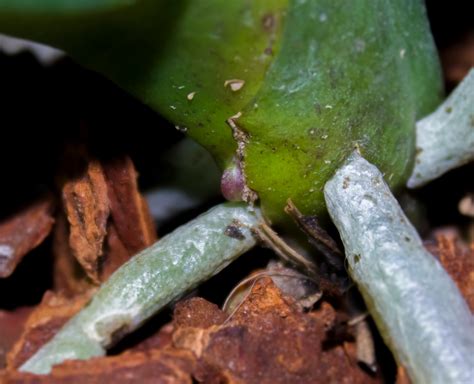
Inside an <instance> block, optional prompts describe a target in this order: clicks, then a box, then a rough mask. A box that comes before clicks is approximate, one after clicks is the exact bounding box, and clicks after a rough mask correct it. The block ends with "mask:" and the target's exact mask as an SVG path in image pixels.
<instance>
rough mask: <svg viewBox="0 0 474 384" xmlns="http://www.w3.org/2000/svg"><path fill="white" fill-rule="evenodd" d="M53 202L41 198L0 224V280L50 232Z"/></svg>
mask: <svg viewBox="0 0 474 384" xmlns="http://www.w3.org/2000/svg"><path fill="white" fill-rule="evenodd" d="M53 210H54V201H53V198H52V196H48V197H45V198H42V199H40V200H38V201H36V202H34V203H33V204H31V205H30V206H28V207H26V208H25V209H23V210H22V211H21V212H18V213H17V214H16V215H14V216H12V217H11V218H9V219H7V220H5V221H3V222H1V223H0V277H8V276H10V275H11V274H12V273H13V271H14V270H15V268H16V266H17V265H18V263H19V262H20V261H21V260H22V259H23V256H25V255H26V254H27V253H28V252H29V251H31V250H32V249H33V248H35V247H36V246H38V245H39V244H41V243H42V242H43V240H44V239H45V238H46V237H47V236H48V235H49V233H50V232H51V228H52V226H53V223H54V219H53V216H52V214H53Z"/></svg>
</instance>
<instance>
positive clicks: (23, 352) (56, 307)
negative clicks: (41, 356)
mask: <svg viewBox="0 0 474 384" xmlns="http://www.w3.org/2000/svg"><path fill="white" fill-rule="evenodd" d="M91 294H92V292H89V293H87V294H84V295H81V296H77V297H75V298H74V299H70V298H66V297H65V296H62V295H60V294H54V293H52V292H46V293H45V295H44V297H43V300H42V301H41V304H40V305H39V306H38V307H36V308H35V310H34V311H33V312H32V313H31V315H30V316H29V317H28V320H27V321H26V323H25V326H24V330H23V333H22V335H21V337H20V339H19V340H18V341H17V342H16V343H15V345H14V346H13V348H12V349H11V351H10V352H9V353H8V356H7V367H8V369H16V368H18V367H19V366H21V365H22V364H23V363H24V362H25V361H26V360H28V359H29V358H30V357H31V356H33V354H34V353H35V352H36V351H37V350H38V349H39V348H40V347H41V346H42V345H43V344H45V343H46V342H47V341H49V340H50V339H51V338H52V337H53V336H54V335H55V334H56V332H57V331H58V330H59V329H60V328H61V327H62V326H63V325H64V323H66V321H67V320H69V318H71V317H72V316H73V315H74V314H76V313H77V312H78V311H79V310H80V309H81V308H82V307H83V306H84V305H85V304H86V303H87V301H88V300H89V298H90V296H91Z"/></svg>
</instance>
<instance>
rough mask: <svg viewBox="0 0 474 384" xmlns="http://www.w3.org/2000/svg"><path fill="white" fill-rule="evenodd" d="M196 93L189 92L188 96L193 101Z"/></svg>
mask: <svg viewBox="0 0 474 384" xmlns="http://www.w3.org/2000/svg"><path fill="white" fill-rule="evenodd" d="M195 94H196V92H191V93H188V95H187V96H186V98H187V99H188V100H189V101H191V100H192V99H194V95H195Z"/></svg>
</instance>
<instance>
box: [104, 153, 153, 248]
mask: <svg viewBox="0 0 474 384" xmlns="http://www.w3.org/2000/svg"><path fill="white" fill-rule="evenodd" d="M104 172H105V175H106V180H107V187H108V196H109V199H110V207H111V214H112V219H113V223H114V226H115V228H116V231H117V235H118V237H119V239H120V240H121V242H122V244H123V245H124V246H125V248H126V249H127V250H128V252H129V253H130V255H134V254H136V253H137V252H139V251H141V250H142V249H144V248H146V247H148V246H149V245H151V244H153V243H154V242H155V241H156V230H155V226H154V224H153V219H152V217H151V215H150V212H149V210H148V206H147V204H146V202H145V200H144V199H143V197H142V196H141V194H140V192H139V190H138V185H137V172H136V171H135V167H134V166H133V163H132V160H131V159H130V158H129V157H128V156H123V157H119V158H115V159H113V160H111V161H109V162H107V163H105V164H104Z"/></svg>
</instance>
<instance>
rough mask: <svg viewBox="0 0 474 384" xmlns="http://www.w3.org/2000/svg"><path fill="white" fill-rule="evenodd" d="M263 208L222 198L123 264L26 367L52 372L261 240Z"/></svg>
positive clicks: (92, 351)
mask: <svg viewBox="0 0 474 384" xmlns="http://www.w3.org/2000/svg"><path fill="white" fill-rule="evenodd" d="M260 220H261V219H260V212H259V211H258V209H251V208H249V207H248V206H247V205H246V204H244V203H226V204H221V205H218V206H216V207H214V208H213V209H211V210H210V211H208V212H207V213H205V214H203V215H201V216H199V217H198V218H196V219H194V220H193V221H191V222H189V223H188V224H185V225H183V226H181V227H179V228H178V229H176V230H175V231H174V232H172V233H171V234H169V235H167V236H165V237H163V238H162V239H161V240H160V241H158V242H157V243H155V244H154V245H152V246H151V247H149V248H147V249H145V250H144V251H142V252H141V253H139V254H138V255H137V256H135V257H134V258H132V259H131V260H130V261H129V262H127V263H126V264H124V265H123V266H122V267H121V268H120V269H118V270H117V271H116V272H115V273H114V274H113V275H112V276H111V277H110V279H109V280H108V281H107V282H105V283H104V284H103V285H102V287H101V288H100V289H99V291H98V292H97V293H96V294H95V296H94V297H93V299H92V301H91V302H90V303H89V304H88V305H87V306H86V307H85V308H84V309H83V310H82V311H81V312H79V314H77V315H76V316H75V317H73V318H72V319H71V320H70V321H69V322H68V323H67V324H66V325H65V326H64V327H63V329H62V330H61V331H59V332H58V333H57V334H56V335H55V336H54V338H53V339H52V340H51V341H50V342H48V343H47V344H45V345H44V346H43V347H42V348H41V349H40V350H39V351H38V352H37V353H36V354H35V355H34V356H33V357H32V358H30V359H29V360H28V361H27V362H26V363H25V364H23V365H22V366H21V368H20V370H21V371H27V372H33V373H38V374H46V373H48V372H50V370H51V367H52V366H53V365H55V364H59V363H61V362H63V361H64V360H68V359H88V358H90V357H93V356H101V355H104V354H105V348H107V347H108V346H110V345H111V344H113V343H114V342H115V341H117V339H118V338H119V337H121V336H123V335H124V334H126V333H129V332H131V331H133V330H134V329H136V328H137V327H139V326H140V325H141V324H142V323H143V322H144V321H145V320H147V319H148V318H149V317H150V316H152V315H153V314H155V313H156V312H157V311H159V310H160V309H161V308H163V307H164V306H166V305H167V304H168V303H170V302H171V301H172V300H175V299H177V298H178V297H180V296H182V295H183V294H184V293H185V292H187V291H189V290H191V289H193V288H194V287H196V286H197V285H198V284H199V283H201V282H202V281H204V280H206V279H208V278H210V277H211V276H213V275H214V274H216V273H218V272H219V271H221V270H222V269H223V268H224V267H226V266H227V265H228V264H229V263H230V262H231V261H233V260H234V259H236V258H237V257H238V256H239V255H241V254H242V253H244V252H246V251H247V250H249V249H250V248H252V247H253V246H254V245H255V244H256V239H255V238H254V236H253V234H252V228H253V227H254V226H256V225H257V224H259V222H260Z"/></svg>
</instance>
